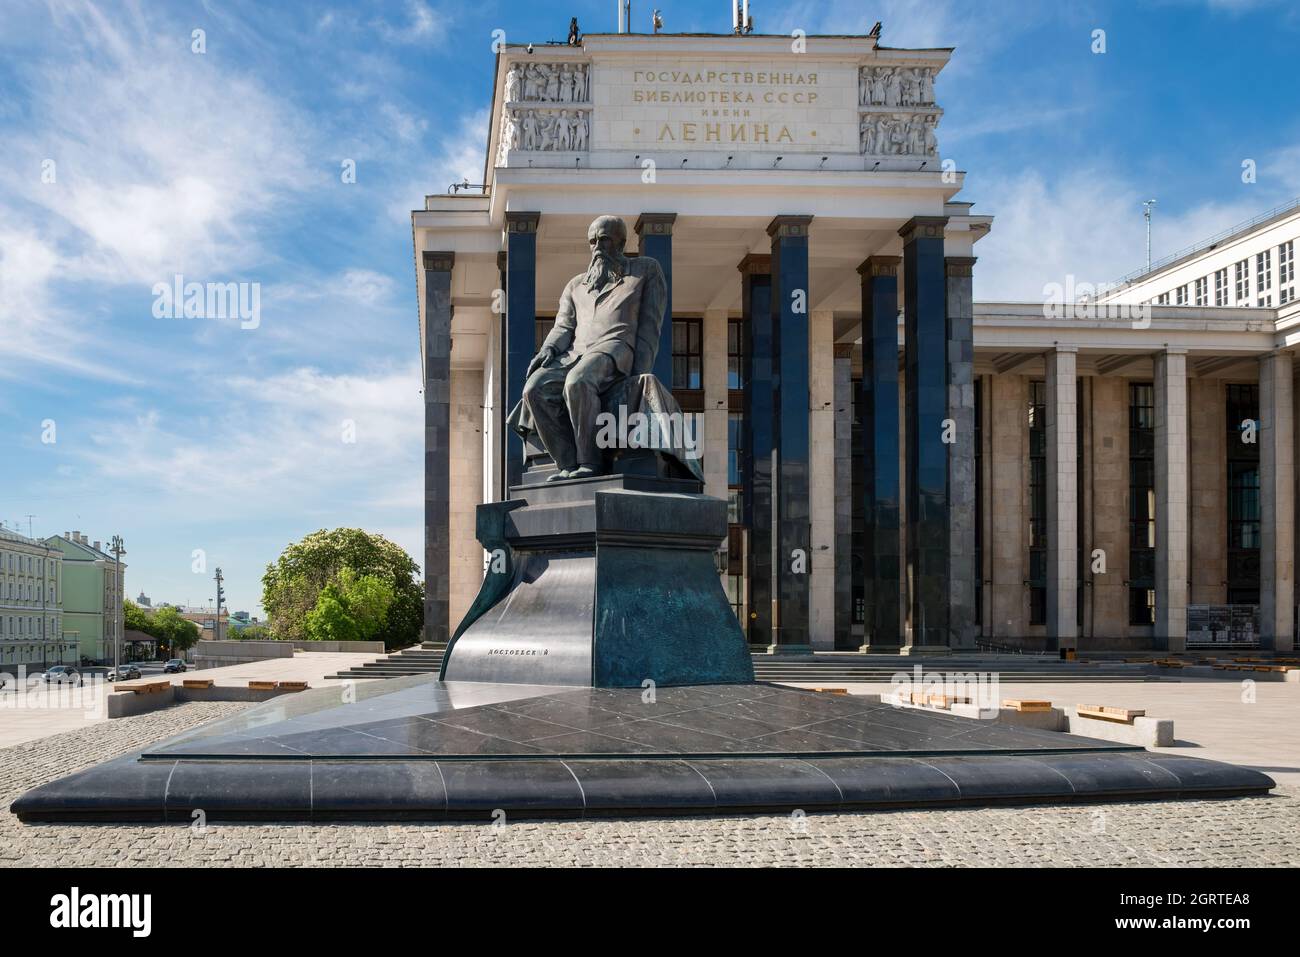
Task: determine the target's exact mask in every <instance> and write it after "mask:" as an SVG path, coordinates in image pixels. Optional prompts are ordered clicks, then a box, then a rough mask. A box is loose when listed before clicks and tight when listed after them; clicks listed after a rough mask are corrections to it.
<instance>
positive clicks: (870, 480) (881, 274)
mask: <svg viewBox="0 0 1300 957" xmlns="http://www.w3.org/2000/svg"><path fill="white" fill-rule="evenodd" d="M900 262H901V260H900V259H899V257H897V256H872V257H871V258H870V259H867V260H866V261H865V262H864V263H862V265H861V266H859V267H858V273H859V275H861V277H862V399H861V402H862V404H861V410H860V412H861V416H862V498H863V520H864V535H865V549H864V551H863V556H862V558H863V561H862V574H863V583H862V595H863V599H864V605H865V608H864V612H865V614H864V622H863V645H862V650H863V651H889V652H896V651H898V649H899V646H900V644H901V643H902V635H903V618H902V604H901V602H900V589H899V583H900V581H901V576H902V567H903V562H902V552H901V549H900V544H899V542H900V539H899V521H900V516H899V508H900V505H901V502H900V487H899V458H900V452H901V449H900V447H899V440H898V435H899V419H898V394H899V383H898V265H899V263H900Z"/></svg>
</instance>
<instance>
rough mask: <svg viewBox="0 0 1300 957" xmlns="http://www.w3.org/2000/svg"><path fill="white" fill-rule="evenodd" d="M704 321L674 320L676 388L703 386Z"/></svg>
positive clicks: (698, 387) (674, 379)
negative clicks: (702, 345) (702, 340)
mask: <svg viewBox="0 0 1300 957" xmlns="http://www.w3.org/2000/svg"><path fill="white" fill-rule="evenodd" d="M703 325H704V323H703V321H702V320H699V319H674V320H673V385H672V387H673V388H674V389H700V388H703V382H702V375H703V368H704V353H703V349H702V347H701V339H702V329H703Z"/></svg>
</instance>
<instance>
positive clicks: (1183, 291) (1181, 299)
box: [1174, 286, 1187, 306]
mask: <svg viewBox="0 0 1300 957" xmlns="http://www.w3.org/2000/svg"><path fill="white" fill-rule="evenodd" d="M1174 304H1175V305H1179V306H1185V305H1187V287H1186V286H1179V287H1178V288H1177V289H1175V290H1174Z"/></svg>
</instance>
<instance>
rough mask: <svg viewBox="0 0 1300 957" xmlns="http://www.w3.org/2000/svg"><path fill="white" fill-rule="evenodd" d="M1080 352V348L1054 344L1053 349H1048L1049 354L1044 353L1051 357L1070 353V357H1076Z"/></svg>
mask: <svg viewBox="0 0 1300 957" xmlns="http://www.w3.org/2000/svg"><path fill="white" fill-rule="evenodd" d="M1078 351H1079V347H1078V346H1063V345H1061V344H1060V343H1059V342H1054V343H1052V348H1050V349H1048V350H1047V352H1045V353H1044V355H1049V356H1050V355H1051V354H1052V353H1054V352H1065V353H1069V354H1070V355H1075V354H1077V353H1078Z"/></svg>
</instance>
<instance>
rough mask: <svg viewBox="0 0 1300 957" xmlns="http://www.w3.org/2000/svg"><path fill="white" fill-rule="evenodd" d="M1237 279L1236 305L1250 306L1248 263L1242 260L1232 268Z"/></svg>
mask: <svg viewBox="0 0 1300 957" xmlns="http://www.w3.org/2000/svg"><path fill="white" fill-rule="evenodd" d="M1234 271H1235V274H1236V279H1237V305H1239V306H1249V305H1250V302H1249V300H1250V261H1249V260H1247V259H1243V260H1241V261H1240V262H1238V263H1237V265H1236V266H1235V267H1234Z"/></svg>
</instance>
